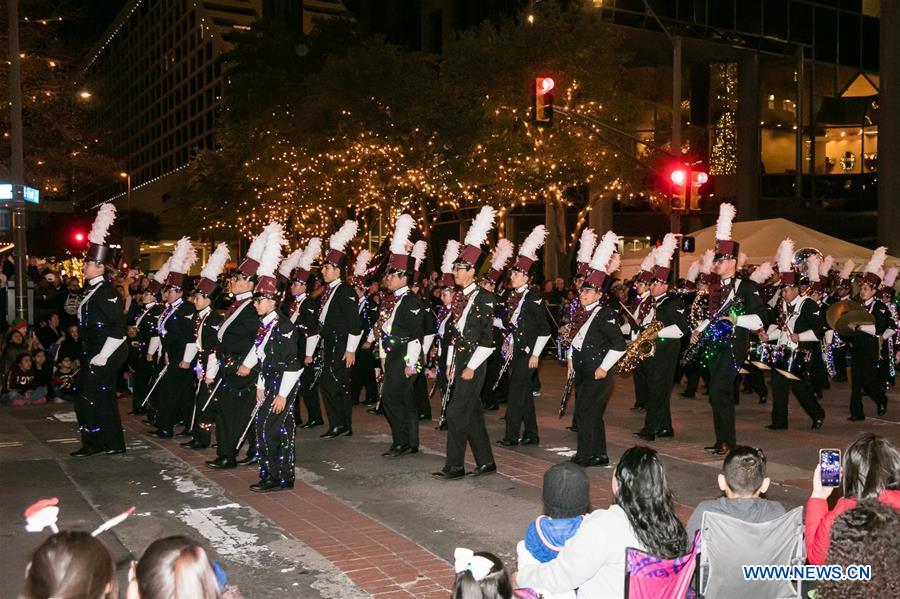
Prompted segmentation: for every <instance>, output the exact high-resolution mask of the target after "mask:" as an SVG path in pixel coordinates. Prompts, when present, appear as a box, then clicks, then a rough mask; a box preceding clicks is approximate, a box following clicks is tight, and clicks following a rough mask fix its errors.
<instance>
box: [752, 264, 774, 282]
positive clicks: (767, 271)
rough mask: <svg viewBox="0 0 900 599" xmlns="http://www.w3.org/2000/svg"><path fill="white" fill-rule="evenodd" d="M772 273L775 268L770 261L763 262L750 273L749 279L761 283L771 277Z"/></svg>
mask: <svg viewBox="0 0 900 599" xmlns="http://www.w3.org/2000/svg"><path fill="white" fill-rule="evenodd" d="M773 274H775V270H774V269H773V268H772V263H771V262H763V263H762V264H760V265H759V266H757V267H756V270H754V271H753V272H752V273H750V280H751V281H753V282H754V283H756V284H757V285H762V284H764V283H765V282H766V281H768V280H769V279H771V278H772V275H773Z"/></svg>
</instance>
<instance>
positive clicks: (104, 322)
mask: <svg viewBox="0 0 900 599" xmlns="http://www.w3.org/2000/svg"><path fill="white" fill-rule="evenodd" d="M85 296H86V297H87V300H86V301H83V302H82V304H81V306H80V308H79V312H78V316H79V323H80V327H79V330H80V332H81V336H80V338H79V340H80V341H81V346H82V350H83V352H84V356H85V357H86V358H87V360H90V359H91V358H93V357H94V356H96V355H97V354H99V353H100V350H101V349H103V344H104V343H106V339H107V337H111V338H113V339H124V338H125V304H124V302H123V301H122V298H121V297H119V292H118V291H116V288H115V287H113V285H112V283H110V282H109V281H107V280H105V279H104V280H103V281H101V282H99V283H97V285H94V286H91V285H90V284H88V286H87V287H86V288H85Z"/></svg>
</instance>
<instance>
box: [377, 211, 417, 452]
mask: <svg viewBox="0 0 900 599" xmlns="http://www.w3.org/2000/svg"><path fill="white" fill-rule="evenodd" d="M413 227H415V220H413V217H412V216H410V215H408V214H401V215H400V217H399V218H398V219H397V222H396V224H395V225H394V233H393V235H392V236H391V247H390V250H391V256H390V261H389V262H388V266H387V273H386V274H385V285H386V286H387V292H388V293H387V294H386V295H385V296H384V298H383V299H382V302H381V314H380V315H379V326H378V327H377V328H378V331H379V338H378V351H379V355H380V356H381V361H382V364H383V365H384V386H383V387H382V393H381V403H382V406H383V407H384V413H385V415H386V416H387V419H388V423H389V424H390V425H391V440H392V443H391V446H390V448H388V450H387V451H385V452H384V453H382V454H381V455H383V456H389V457H398V456H401V455H403V454H406V453H418V451H419V409H418V405H417V404H416V398H415V394H414V392H413V383H414V382H415V379H416V377H417V376H418V375H419V372H420V368H419V357H420V356H421V354H422V349H423V345H422V344H423V337H424V336H425V313H426V312H427V311H428V307H427V306H426V305H425V304H424V303H423V302H422V300H420V299H419V298H418V296H416V295H415V294H414V293H412V292H411V291H410V288H409V281H410V278H411V277H412V276H413V274H414V273H415V259H414V258H413V257H412V256H411V255H409V254H408V253H407V247H408V245H409V235H410V233H411V232H412V229H413Z"/></svg>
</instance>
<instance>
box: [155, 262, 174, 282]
mask: <svg viewBox="0 0 900 599" xmlns="http://www.w3.org/2000/svg"><path fill="white" fill-rule="evenodd" d="M171 270H172V256H169V257H168V258H166V262H165V264H163V265H162V266H160V267H159V270H157V271H156V272H155V273H153V280H154V281H156V282H157V283H159V284H160V285H163V284H165V282H166V277H168V276H169V272H170V271H171Z"/></svg>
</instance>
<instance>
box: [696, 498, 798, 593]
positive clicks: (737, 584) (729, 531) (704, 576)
mask: <svg viewBox="0 0 900 599" xmlns="http://www.w3.org/2000/svg"><path fill="white" fill-rule="evenodd" d="M700 534H701V537H702V542H703V551H702V552H701V553H700V583H699V591H700V595H701V596H703V597H705V598H707V599H719V598H720V597H728V598H731V597H753V598H754V599H783V598H790V597H801V593H800V584H801V583H800V581H798V580H745V579H744V572H743V569H742V566H745V565H746V566H750V565H760V566H763V565H784V566H794V565H803V563H805V561H806V547H805V546H804V544H803V508H802V507H798V508H795V509H793V510H791V511H790V512H788V513H786V514H785V515H783V516H781V517H780V518H778V519H776V520H771V521H769V522H759V523H753V522H744V521H742V520H738V519H737V518H732V517H731V516H726V515H724V514H717V513H713V512H706V513H704V514H703V521H702V523H701V526H700Z"/></svg>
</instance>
